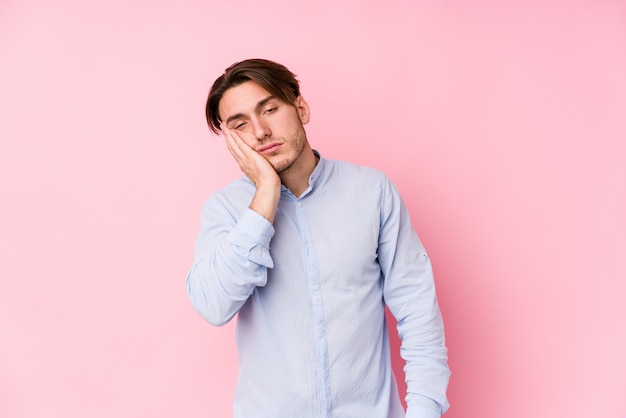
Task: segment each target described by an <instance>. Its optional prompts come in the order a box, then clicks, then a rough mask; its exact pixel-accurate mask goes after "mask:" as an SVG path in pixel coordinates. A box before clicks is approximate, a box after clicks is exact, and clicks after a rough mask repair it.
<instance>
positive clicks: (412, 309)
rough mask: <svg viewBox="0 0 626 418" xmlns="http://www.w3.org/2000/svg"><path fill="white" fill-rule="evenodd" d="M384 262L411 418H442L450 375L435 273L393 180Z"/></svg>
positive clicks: (386, 197) (386, 198) (386, 206)
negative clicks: (396, 324)
mask: <svg viewBox="0 0 626 418" xmlns="http://www.w3.org/2000/svg"><path fill="white" fill-rule="evenodd" d="M379 263H380V266H381V269H382V271H383V275H384V290H383V292H384V298H385V302H386V304H387V306H388V307H389V309H390V311H391V313H392V314H393V315H394V317H395V318H396V320H397V322H398V334H399V336H400V338H401V340H402V345H401V356H402V357H403V359H404V360H405V361H406V365H405V368H404V371H405V374H406V383H407V398H406V400H407V414H406V417H407V418H438V417H440V416H441V414H443V413H444V412H445V411H446V410H447V409H448V406H449V405H448V401H447V398H446V389H447V386H448V381H449V377H450V370H449V368H448V364H447V349H446V346H445V338H444V329H443V321H442V317H441V313H440V310H439V306H438V303H437V297H436V294H435V284H434V279H433V273H432V268H431V264H430V260H429V258H428V254H427V253H426V251H425V249H424V247H423V246H422V244H421V242H420V240H419V238H418V236H417V235H416V233H415V232H414V230H413V227H412V226H411V222H410V219H409V214H408V211H407V209H406V207H405V205H404V203H403V201H402V199H401V197H400V195H399V193H398V191H397V190H396V189H395V187H394V186H393V184H391V182H389V181H388V180H387V184H386V186H385V187H384V192H383V197H382V204H381V230H380V236H379Z"/></svg>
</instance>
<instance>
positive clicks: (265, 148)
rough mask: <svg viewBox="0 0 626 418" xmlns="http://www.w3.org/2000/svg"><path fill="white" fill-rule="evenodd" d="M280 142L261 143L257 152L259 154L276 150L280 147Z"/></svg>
mask: <svg viewBox="0 0 626 418" xmlns="http://www.w3.org/2000/svg"><path fill="white" fill-rule="evenodd" d="M281 145H282V144H280V143H277V142H275V143H273V144H267V145H263V146H262V147H261V148H259V152H260V153H261V154H271V153H273V152H274V151H278V149H279V148H280V147H281Z"/></svg>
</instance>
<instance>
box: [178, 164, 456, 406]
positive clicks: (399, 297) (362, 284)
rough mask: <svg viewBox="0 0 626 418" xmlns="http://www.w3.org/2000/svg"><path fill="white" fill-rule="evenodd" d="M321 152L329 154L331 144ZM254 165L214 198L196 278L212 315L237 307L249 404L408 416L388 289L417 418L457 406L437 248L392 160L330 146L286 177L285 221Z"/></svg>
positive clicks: (190, 288) (200, 304)
mask: <svg viewBox="0 0 626 418" xmlns="http://www.w3.org/2000/svg"><path fill="white" fill-rule="evenodd" d="M318 156H319V154H318ZM254 193H255V187H254V184H253V183H252V182H251V181H250V180H249V179H247V178H246V177H243V178H241V179H239V180H237V181H235V182H233V183H231V184H230V185H228V186H226V187H225V188H224V189H222V190H220V191H218V192H216V193H214V194H213V195H212V196H211V197H210V198H209V199H208V200H207V201H206V203H205V204H204V207H203V211H202V218H201V229H200V233H199V235H198V239H197V242H196V250H195V259H194V264H193V266H192V268H191V270H190V272H189V274H188V276H187V292H188V294H189V296H190V298H191V301H192V303H193V305H194V307H195V308H196V309H197V310H198V311H199V312H200V314H201V315H202V316H203V317H204V318H205V319H206V320H207V321H209V322H210V323H212V324H214V325H222V324H225V323H227V322H228V321H230V320H231V319H232V318H233V317H234V316H235V315H236V314H238V319H237V331H236V333H237V348H238V355H239V377H238V382H237V389H236V391H235V398H234V416H235V417H236V418H257V417H267V418H317V417H320V418H322V417H324V418H328V417H333V418H363V417H366V418H400V417H404V416H405V412H404V410H403V408H402V405H401V403H400V400H399V396H398V390H397V386H396V381H395V377H394V375H393V372H392V368H391V356H390V351H389V337H388V334H387V324H386V321H385V309H384V307H385V303H386V304H387V306H388V307H389V309H390V311H391V313H392V314H393V315H394V316H395V318H396V319H397V322H398V332H399V335H400V338H401V339H402V347H401V355H402V357H403V358H404V360H405V361H406V366H405V373H406V381H407V391H408V394H407V398H406V400H407V406H408V410H407V412H406V417H407V418H433V417H440V415H441V414H442V413H443V412H445V410H446V409H447V408H448V403H447V400H446V395H445V393H446V388H447V385H448V379H449V375H450V372H449V369H448V366H447V350H446V347H445V342H444V330H443V322H442V319H441V314H440V311H439V307H438V304H437V298H436V295H435V286H434V281H433V275H432V269H431V265H430V261H429V258H428V255H427V253H426V251H425V250H424V247H423V246H422V244H421V242H420V240H419V238H418V237H417V235H416V234H415V232H414V230H413V228H412V226H411V222H410V219H409V215H408V212H407V209H406V207H405V205H404V203H403V201H402V199H401V197H400V195H399V194H398V191H397V190H396V188H395V187H394V185H393V184H392V183H391V182H390V181H389V179H388V178H387V177H386V176H385V175H384V174H383V173H381V172H380V171H378V170H375V169H372V168H368V167H361V166H357V165H354V164H350V163H346V162H340V161H333V160H325V159H323V158H320V161H319V163H318V164H317V166H316V168H315V170H314V171H313V173H312V174H311V177H310V179H309V188H308V189H307V190H306V191H305V192H304V193H303V194H302V195H301V196H300V197H296V196H295V195H293V194H292V193H291V192H290V191H289V190H288V189H287V188H286V187H284V186H283V187H282V191H281V197H280V202H279V204H278V208H277V211H276V215H275V219H274V223H273V224H272V223H270V222H268V221H267V220H266V219H265V218H263V217H262V216H260V215H259V214H258V213H256V212H254V211H253V210H251V209H249V208H248V207H249V205H250V202H251V200H252V197H253V195H254Z"/></svg>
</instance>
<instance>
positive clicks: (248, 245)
mask: <svg viewBox="0 0 626 418" xmlns="http://www.w3.org/2000/svg"><path fill="white" fill-rule="evenodd" d="M216 230H217V232H215V231H216ZM219 230H220V228H206V229H203V230H202V231H201V234H200V237H199V239H198V243H197V247H198V248H197V251H196V254H197V255H196V260H195V262H194V264H193V266H192V268H191V270H190V271H189V274H188V275H187V282H186V287H187V293H188V294H189V297H190V299H191V302H192V304H193V305H194V307H195V308H196V310H198V312H199V313H200V314H201V315H202V316H203V317H204V318H205V319H206V320H207V321H209V322H210V323H212V324H214V325H223V324H225V323H227V322H228V321H230V320H231V319H232V317H233V316H234V315H235V314H236V313H237V312H238V311H239V309H240V308H241V306H243V304H244V303H245V302H246V300H247V298H248V297H249V296H250V294H252V292H253V291H254V288H255V287H257V286H264V285H265V283H266V281H267V269H268V268H271V267H272V266H273V262H272V259H271V256H270V254H269V241H270V239H271V237H272V235H273V232H274V230H273V227H272V226H271V224H269V223H268V222H267V221H266V220H265V219H263V218H261V217H260V216H259V215H258V214H257V213H256V212H253V211H251V210H247V211H246V212H245V213H244V214H243V216H241V218H240V219H239V221H238V222H237V224H236V225H235V227H234V228H232V229H231V230H230V231H229V232H227V233H220V232H219Z"/></svg>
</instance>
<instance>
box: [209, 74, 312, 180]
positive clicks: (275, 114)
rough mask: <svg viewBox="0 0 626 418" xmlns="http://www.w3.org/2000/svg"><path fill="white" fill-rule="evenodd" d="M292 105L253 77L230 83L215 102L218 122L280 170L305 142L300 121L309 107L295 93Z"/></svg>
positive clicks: (290, 162)
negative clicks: (218, 117) (280, 98)
mask: <svg viewBox="0 0 626 418" xmlns="http://www.w3.org/2000/svg"><path fill="white" fill-rule="evenodd" d="M294 105H295V107H294V106H292V105H290V104H287V103H285V102H283V101H281V100H279V99H278V98H276V97H274V96H272V95H271V94H270V93H269V92H268V91H267V90H265V89H264V88H263V87H261V86H259V85H258V84H257V83H255V82H253V81H247V82H245V83H243V84H240V85H238V86H236V87H232V88H230V89H228V90H226V92H225V93H224V95H223V96H222V100H221V101H220V104H219V114H220V118H221V120H222V123H223V124H225V125H226V127H227V128H229V129H231V130H234V131H236V132H237V133H238V134H239V136H240V137H241V139H243V141H244V142H245V143H246V144H248V145H249V146H250V147H251V148H252V149H254V150H256V151H257V152H259V153H260V154H261V155H263V156H264V157H265V158H267V160H268V161H269V162H270V164H272V166H273V167H274V169H275V170H276V171H277V172H278V173H279V174H280V173H281V172H284V171H285V170H287V169H289V168H290V167H292V166H293V164H294V163H295V162H296V161H297V160H298V158H299V157H300V155H301V154H302V151H303V150H304V148H305V146H306V145H307V138H306V133H305V131H304V126H303V125H304V124H306V123H307V122H308V121H309V107H308V105H307V103H306V101H304V99H303V98H302V97H298V98H297V99H296V101H295V103H294Z"/></svg>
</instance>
